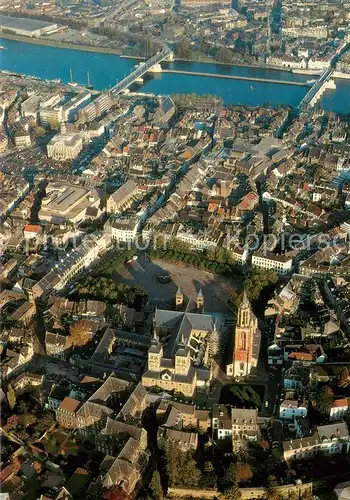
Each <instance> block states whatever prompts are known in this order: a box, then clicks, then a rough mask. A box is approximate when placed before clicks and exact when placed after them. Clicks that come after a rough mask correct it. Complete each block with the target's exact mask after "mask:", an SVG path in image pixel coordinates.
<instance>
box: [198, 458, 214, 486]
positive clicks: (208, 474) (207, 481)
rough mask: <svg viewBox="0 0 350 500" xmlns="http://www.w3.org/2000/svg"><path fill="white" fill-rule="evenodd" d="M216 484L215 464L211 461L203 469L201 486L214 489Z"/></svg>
mask: <svg viewBox="0 0 350 500" xmlns="http://www.w3.org/2000/svg"><path fill="white" fill-rule="evenodd" d="M215 483H216V474H215V470H214V466H213V463H212V462H210V461H207V462H205V464H204V468H203V474H202V478H201V486H202V487H203V488H206V487H208V488H212V487H213V486H215Z"/></svg>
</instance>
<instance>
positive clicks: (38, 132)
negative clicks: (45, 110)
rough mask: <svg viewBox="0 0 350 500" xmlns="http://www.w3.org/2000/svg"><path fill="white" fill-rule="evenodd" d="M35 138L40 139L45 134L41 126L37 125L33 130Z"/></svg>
mask: <svg viewBox="0 0 350 500" xmlns="http://www.w3.org/2000/svg"><path fill="white" fill-rule="evenodd" d="M34 134H35V137H40V136H42V135H44V134H45V129H44V127H42V126H41V125H37V126H36V127H35V129H34Z"/></svg>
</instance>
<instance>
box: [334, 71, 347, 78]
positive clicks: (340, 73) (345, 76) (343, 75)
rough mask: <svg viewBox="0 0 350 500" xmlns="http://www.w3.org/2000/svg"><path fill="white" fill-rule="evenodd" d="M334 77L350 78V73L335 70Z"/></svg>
mask: <svg viewBox="0 0 350 500" xmlns="http://www.w3.org/2000/svg"><path fill="white" fill-rule="evenodd" d="M333 78H343V79H344V80H350V73H342V72H341V71H334V73H333Z"/></svg>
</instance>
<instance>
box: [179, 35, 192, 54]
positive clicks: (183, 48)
mask: <svg viewBox="0 0 350 500" xmlns="http://www.w3.org/2000/svg"><path fill="white" fill-rule="evenodd" d="M176 55H177V57H179V58H180V59H190V57H191V55H192V51H191V46H190V44H189V41H188V40H187V39H186V38H184V39H183V40H181V42H180V43H179V45H178V46H177V47H176Z"/></svg>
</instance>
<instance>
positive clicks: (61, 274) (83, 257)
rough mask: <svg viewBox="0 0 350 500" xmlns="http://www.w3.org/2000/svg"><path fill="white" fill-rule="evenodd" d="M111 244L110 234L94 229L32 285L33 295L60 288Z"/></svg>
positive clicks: (37, 295)
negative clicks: (94, 230)
mask: <svg viewBox="0 0 350 500" xmlns="http://www.w3.org/2000/svg"><path fill="white" fill-rule="evenodd" d="M110 244H111V239H110V235H109V234H108V233H105V232H101V231H96V232H94V233H91V234H88V235H86V236H85V238H84V239H83V241H82V242H81V244H80V245H79V246H78V247H77V248H75V249H73V250H72V251H71V252H70V253H67V255H66V257H65V258H63V259H61V261H60V262H59V263H57V264H56V265H55V267H54V269H53V270H52V271H50V272H49V273H48V274H46V275H45V276H44V277H43V278H42V279H41V280H40V281H38V283H36V284H35V285H34V286H33V289H32V291H33V295H34V296H35V297H41V296H42V295H44V294H47V293H50V292H52V291H54V290H55V291H59V290H62V289H63V288H64V287H65V286H66V285H67V284H68V283H69V282H71V281H72V280H73V279H74V278H76V277H77V276H78V275H79V274H81V273H82V272H83V271H84V270H85V269H86V268H88V267H89V266H91V264H92V263H93V262H94V261H95V260H96V259H97V258H98V257H99V255H100V253H102V252H104V251H105V250H106V249H107V248H108V247H109V246H110Z"/></svg>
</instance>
